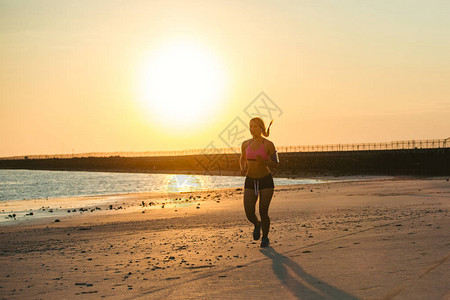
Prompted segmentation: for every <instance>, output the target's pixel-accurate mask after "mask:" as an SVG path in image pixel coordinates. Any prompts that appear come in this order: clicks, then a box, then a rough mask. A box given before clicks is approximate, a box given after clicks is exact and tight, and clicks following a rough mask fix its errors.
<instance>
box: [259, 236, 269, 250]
mask: <svg viewBox="0 0 450 300" xmlns="http://www.w3.org/2000/svg"><path fill="white" fill-rule="evenodd" d="M269 244H270V242H269V239H268V238H266V237H263V238H262V239H261V248H265V247H269Z"/></svg>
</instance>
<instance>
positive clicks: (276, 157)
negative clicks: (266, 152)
mask: <svg viewBox="0 0 450 300" xmlns="http://www.w3.org/2000/svg"><path fill="white" fill-rule="evenodd" d="M270 158H271V159H272V161H273V162H274V163H276V164H278V163H279V162H280V160H279V159H278V152H277V151H276V150H275V153H274V154H273V155H271V156H270Z"/></svg>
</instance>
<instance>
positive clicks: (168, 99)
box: [139, 41, 225, 128]
mask: <svg viewBox="0 0 450 300" xmlns="http://www.w3.org/2000/svg"><path fill="white" fill-rule="evenodd" d="M224 80H225V78H224V73H223V68H222V67H221V66H220V64H219V63H218V60H217V59H215V57H214V56H213V55H212V54H211V53H210V52H209V51H207V50H206V49H204V48H202V47H200V46H199V45H196V44H194V43H189V42H186V41H180V42H176V43H172V44H170V45H167V46H165V47H162V48H161V49H159V51H156V52H155V53H154V55H152V56H151V58H150V59H149V60H148V61H147V62H146V63H144V64H143V65H142V71H141V75H140V86H139V90H140V91H139V94H140V98H141V101H142V104H143V105H144V108H146V109H147V110H148V111H149V112H150V114H149V115H150V116H151V118H153V120H152V121H157V122H159V123H163V124H164V125H166V126H172V127H173V126H175V127H179V126H182V127H183V128H186V127H192V126H193V125H196V124H201V123H204V121H206V120H208V119H209V120H212V119H213V117H214V116H212V114H214V112H216V111H217V109H218V108H219V107H220V105H219V104H221V102H222V101H223V89H224Z"/></svg>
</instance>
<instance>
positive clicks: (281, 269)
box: [260, 247, 358, 299]
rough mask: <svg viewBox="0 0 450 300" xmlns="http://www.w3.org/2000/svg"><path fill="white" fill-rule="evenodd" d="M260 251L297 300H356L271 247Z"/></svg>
mask: <svg viewBox="0 0 450 300" xmlns="http://www.w3.org/2000/svg"><path fill="white" fill-rule="evenodd" d="M260 251H261V253H262V254H264V255H265V256H267V257H268V258H270V259H271V260H272V263H273V264H272V268H273V272H274V273H275V275H277V277H278V279H279V280H280V281H281V283H282V284H283V286H284V287H285V288H287V289H288V290H289V291H290V292H291V294H292V295H293V296H295V297H296V298H298V299H358V298H356V297H354V296H352V295H350V294H347V293H346V292H344V291H341V290H339V289H338V288H335V287H334V286H331V285H329V284H327V283H325V282H323V281H321V280H320V279H318V278H316V277H314V276H311V275H310V274H308V273H306V272H305V271H304V270H303V268H302V267H300V266H299V265H298V264H297V263H296V262H295V261H293V260H291V259H290V258H288V257H286V256H284V255H282V254H280V253H278V252H277V251H275V249H273V248H272V247H269V248H265V249H261V250H260Z"/></svg>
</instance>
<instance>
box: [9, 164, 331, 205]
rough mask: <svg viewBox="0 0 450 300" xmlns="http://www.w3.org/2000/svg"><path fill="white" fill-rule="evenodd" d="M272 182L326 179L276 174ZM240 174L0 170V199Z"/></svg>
mask: <svg viewBox="0 0 450 300" xmlns="http://www.w3.org/2000/svg"><path fill="white" fill-rule="evenodd" d="M274 181H275V185H277V186H279V185H290V184H315V183H323V182H329V181H323V180H315V179H301V180H300V179H288V178H275V179H274ZM243 184H244V177H241V176H207V175H173V174H138V173H108V172H75V171H36V170H0V201H6V200H23V199H44V198H59V197H71V196H84V195H108V194H126V193H142V192H169V193H171V192H180V191H197V190H209V189H216V188H238V187H242V186H243Z"/></svg>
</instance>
